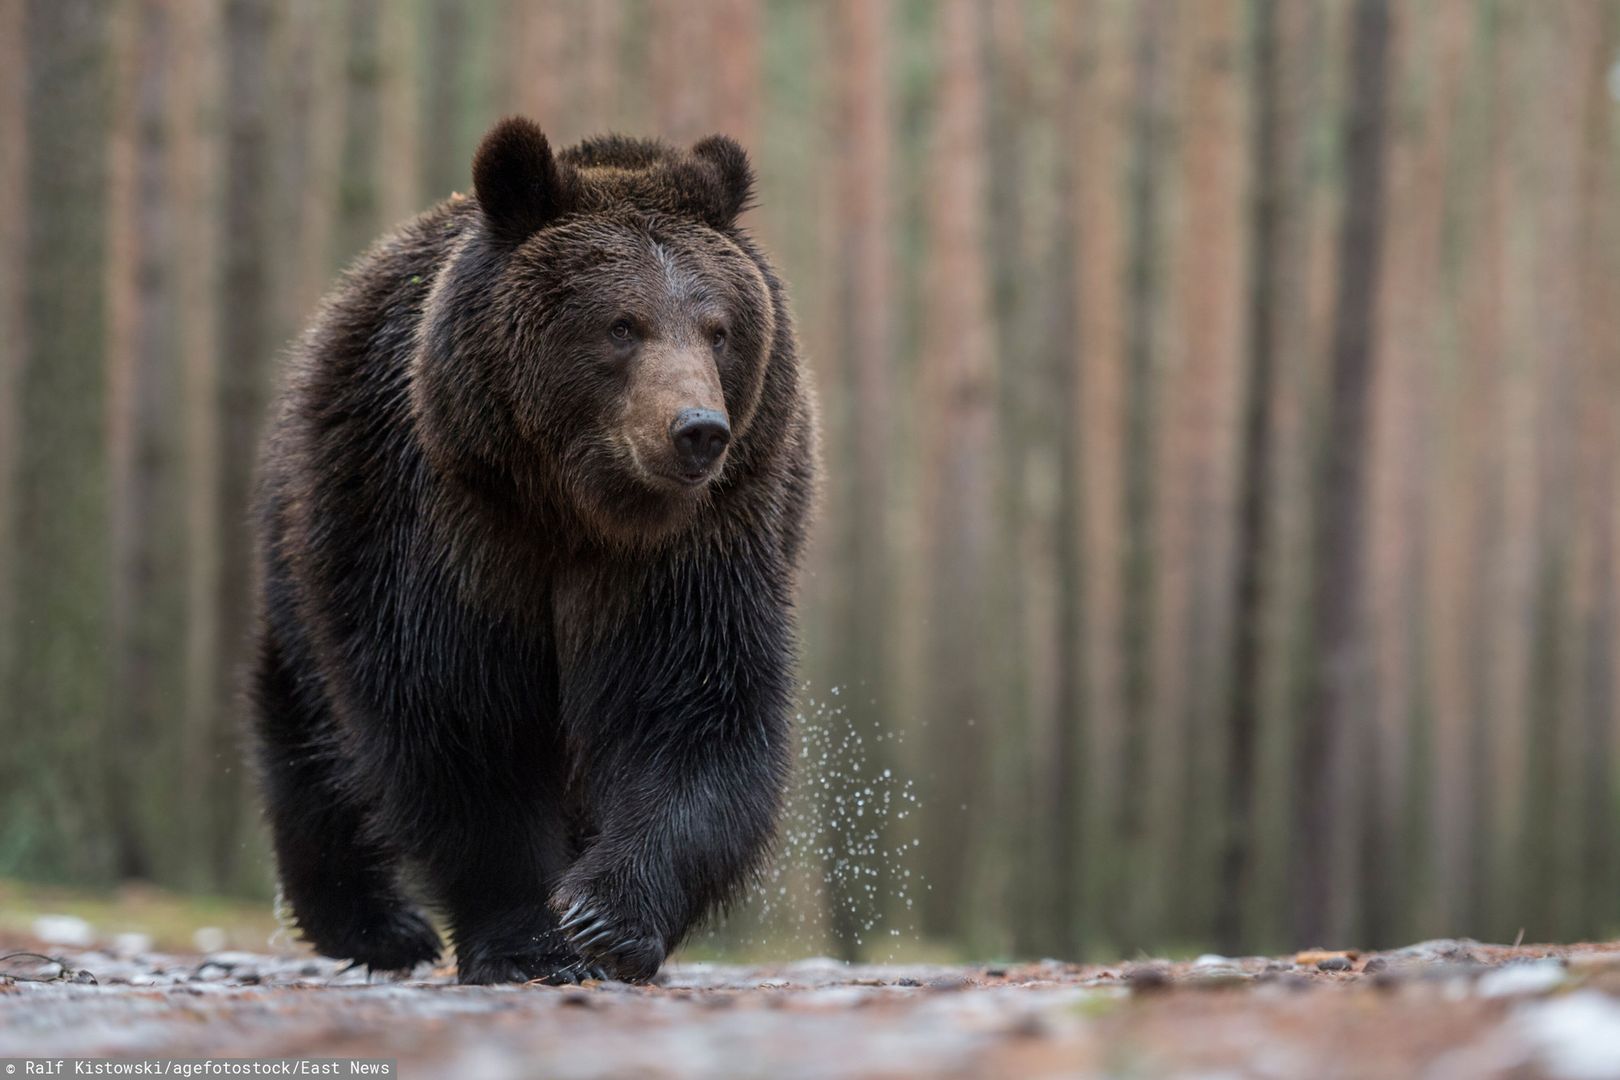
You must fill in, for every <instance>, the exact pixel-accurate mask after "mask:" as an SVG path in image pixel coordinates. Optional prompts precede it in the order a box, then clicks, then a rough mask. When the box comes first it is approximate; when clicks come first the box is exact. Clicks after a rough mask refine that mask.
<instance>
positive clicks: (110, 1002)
mask: <svg viewBox="0 0 1620 1080" xmlns="http://www.w3.org/2000/svg"><path fill="white" fill-rule="evenodd" d="M8 945H15V946H16V947H18V948H22V947H26V946H27V943H26V942H12V943H8ZM40 951H42V952H48V953H50V955H51V956H53V957H55V959H54V960H43V959H36V958H30V957H12V958H10V959H7V960H5V961H3V962H0V971H5V972H9V973H11V977H3V978H0V1057H7V1056H66V1055H73V1056H83V1055H115V1056H141V1057H151V1056H165V1057H209V1056H213V1057H222V1056H228V1057H266V1056H269V1057H347V1056H359V1057H384V1058H395V1059H398V1060H399V1062H400V1065H401V1068H400V1072H399V1075H401V1076H404V1077H432V1076H445V1077H458V1078H459V1077H480V1078H481V1077H506V1076H513V1077H517V1076H544V1077H558V1078H571V1077H580V1078H584V1077H619V1076H638V1077H716V1076H771V1077H889V1076H998V1077H999V1076H1032V1077H1048V1076H1050V1077H1057V1076H1064V1077H1150V1076H1152V1077H1157V1076H1168V1077H1189V1078H1191V1077H1199V1078H1204V1080H1210V1078H1215V1077H1221V1078H1225V1077H1250V1076H1252V1077H1275V1078H1295V1077H1379V1078H1384V1077H1399V1076H1421V1077H1431V1078H1437V1080H1445V1078H1452V1077H1455V1078H1458V1080H1462V1078H1469V1080H1473V1078H1481V1077H1514V1078H1520V1077H1555V1078H1562V1080H1586V1078H1601V1077H1620V942H1614V943H1609V944H1587V945H1570V946H1522V947H1505V946H1491V945H1481V944H1479V943H1477V942H1473V941H1467V940H1461V941H1453V940H1445V941H1431V942H1425V943H1423V944H1420V945H1414V946H1411V947H1410V948H1406V949H1399V950H1394V951H1391V952H1383V953H1370V954H1359V955H1358V954H1354V953H1310V954H1304V953H1302V954H1299V955H1298V956H1293V957H1281V958H1269V959H1268V958H1244V959H1228V958H1224V957H1213V956H1207V957H1202V958H1200V959H1199V960H1197V961H1192V962H1186V963H1177V964H1166V963H1159V962H1152V961H1142V962H1136V963H1129V964H1120V965H1069V964H1062V963H1056V962H1052V961H1047V962H1043V963H1039V964H1026V965H1016V966H1009V967H944V966H846V965H843V964H840V963H837V962H835V961H831V960H821V959H815V960H805V961H800V962H798V963H793V964H787V965H780V966H773V967H739V966H729V965H718V964H677V965H674V966H672V967H670V968H668V969H667V970H666V971H665V972H664V973H663V975H661V976H660V978H659V981H658V984H657V985H654V986H646V987H632V986H626V985H622V984H615V983H600V984H587V985H585V986H579V987H561V988H556V987H544V986H520V987H460V986H457V985H455V982H454V977H453V974H452V973H451V972H450V971H449V970H447V969H440V970H437V971H434V972H423V973H420V974H419V975H417V976H415V977H412V978H408V979H401V980H390V981H384V980H382V979H380V978H377V979H372V980H370V981H369V982H368V980H367V977H366V975H365V974H363V973H362V972H359V971H350V972H340V970H339V965H337V964H335V963H332V962H330V961H326V960H320V959H313V958H309V957H304V956H268V955H259V954H253V953H242V952H221V953H213V954H208V955H170V954H149V953H140V954H136V955H116V954H114V953H112V952H100V951H92V950H77V951H66V952H64V951H62V950H61V949H60V948H56V949H41V950H40Z"/></svg>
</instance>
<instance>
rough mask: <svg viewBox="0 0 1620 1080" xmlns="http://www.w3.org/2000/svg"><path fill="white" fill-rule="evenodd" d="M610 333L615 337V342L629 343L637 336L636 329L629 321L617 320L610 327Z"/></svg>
mask: <svg viewBox="0 0 1620 1080" xmlns="http://www.w3.org/2000/svg"><path fill="white" fill-rule="evenodd" d="M608 333H609V334H611V335H613V340H614V341H629V340H630V339H631V338H632V337H634V336H635V329H634V328H633V327H632V326H631V325H630V320H629V319H617V320H615V321H614V323H613V325H612V326H610V327H608Z"/></svg>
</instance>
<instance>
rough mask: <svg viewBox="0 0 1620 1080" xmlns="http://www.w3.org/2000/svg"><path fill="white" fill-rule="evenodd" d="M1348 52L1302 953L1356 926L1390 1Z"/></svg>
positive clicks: (1305, 808)
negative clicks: (1357, 797)
mask: <svg viewBox="0 0 1620 1080" xmlns="http://www.w3.org/2000/svg"><path fill="white" fill-rule="evenodd" d="M1350 50H1351V51H1350V75H1349V78H1350V103H1349V118H1348V129H1347V133H1346V143H1345V171H1346V177H1345V204H1344V215H1343V218H1342V219H1341V224H1340V234H1339V248H1338V287H1337V303H1336V309H1335V316H1334V335H1333V353H1332V370H1331V374H1330V385H1329V388H1328V394H1329V397H1328V404H1327V416H1326V422H1325V426H1324V431H1323V438H1322V449H1321V454H1322V464H1321V472H1320V476H1319V480H1318V484H1319V487H1318V500H1319V501H1318V504H1317V511H1316V521H1315V526H1314V533H1313V552H1314V558H1313V562H1312V567H1313V568H1312V590H1311V593H1312V603H1313V607H1312V642H1313V645H1314V649H1315V655H1314V658H1313V663H1314V665H1315V670H1314V676H1313V679H1312V686H1311V692H1310V695H1309V697H1308V700H1307V704H1306V709H1305V714H1304V716H1303V717H1301V725H1302V731H1301V739H1300V744H1299V759H1298V764H1297V768H1296V778H1297V782H1298V784H1299V791H1300V806H1299V812H1298V819H1299V822H1300V826H1301V827H1300V836H1299V841H1298V849H1297V851H1296V861H1295V866H1294V880H1295V885H1296V889H1297V892H1296V894H1295V925H1294V937H1295V940H1296V941H1297V942H1298V943H1299V944H1300V945H1311V944H1315V943H1317V942H1321V941H1342V940H1345V938H1346V935H1347V934H1348V933H1349V932H1350V931H1351V929H1352V928H1353V925H1354V904H1353V900H1352V898H1351V896H1350V894H1351V893H1352V892H1353V889H1351V888H1349V887H1347V886H1346V885H1345V883H1344V878H1345V875H1346V874H1348V873H1349V872H1350V868H1351V867H1352V866H1353V865H1355V864H1354V855H1355V853H1356V848H1355V845H1356V841H1357V837H1356V834H1355V832H1354V829H1353V824H1352V821H1353V817H1352V814H1353V810H1352V807H1351V804H1350V800H1349V799H1348V798H1347V795H1348V793H1349V790H1350V784H1351V782H1352V781H1353V779H1354V777H1355V775H1356V774H1357V772H1358V771H1359V770H1362V769H1364V768H1365V767H1366V763H1367V761H1366V754H1367V748H1368V745H1369V740H1368V737H1367V736H1368V733H1367V731H1366V730H1365V718H1364V717H1362V716H1358V715H1356V711H1355V710H1356V706H1357V704H1358V703H1359V702H1361V701H1363V700H1364V698H1363V697H1362V695H1361V693H1360V690H1361V686H1362V683H1363V680H1364V679H1365V677H1366V674H1367V672H1366V668H1365V665H1364V664H1363V663H1362V659H1363V658H1362V657H1361V655H1360V653H1359V648H1358V646H1359V644H1360V643H1359V642H1358V639H1357V634H1358V629H1359V627H1358V620H1359V618H1360V615H1361V612H1360V608H1359V600H1360V597H1361V591H1362V582H1363V580H1364V577H1365V573H1366V567H1365V550H1364V549H1365V544H1366V529H1365V516H1366V462H1367V456H1368V452H1369V440H1370V435H1371V430H1372V428H1371V416H1370V408H1369V406H1370V404H1371V400H1372V390H1373V372H1374V361H1375V359H1376V358H1375V356H1374V349H1373V346H1374V339H1373V327H1374V326H1375V319H1376V316H1377V306H1376V300H1377V294H1378V271H1379V259H1380V255H1381V237H1382V233H1381V230H1380V228H1379V223H1380V218H1381V215H1382V213H1383V179H1384V177H1383V171H1384V170H1383V162H1384V129H1385V121H1386V117H1385V110H1384V97H1385V91H1386V83H1387V76H1386V71H1385V69H1386V66H1387V60H1388V52H1389V10H1388V6H1387V2H1386V0H1357V3H1356V6H1355V10H1354V26H1353V29H1352V40H1351V46H1350Z"/></svg>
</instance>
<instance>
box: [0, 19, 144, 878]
mask: <svg viewBox="0 0 1620 1080" xmlns="http://www.w3.org/2000/svg"><path fill="white" fill-rule="evenodd" d="M108 14H109V11H108V6H107V5H106V4H104V3H97V2H95V0H32V2H30V3H29V4H28V5H27V7H26V14H25V16H24V20H25V29H24V37H25V40H26V42H27V46H26V52H27V64H26V70H27V106H26V107H27V133H26V139H25V141H26V145H27V147H28V163H27V182H28V213H27V215H26V223H25V225H24V230H25V236H24V242H23V252H24V259H25V262H24V265H25V266H26V267H27V274H26V284H25V289H26V292H25V297H24V305H25V307H24V310H25V312H26V318H27V323H26V325H25V327H24V331H23V337H24V339H25V340H26V341H27V343H28V353H27V354H26V356H25V358H24V360H23V366H22V371H21V373H20V376H19V377H18V379H17V383H18V388H17V399H16V400H17V402H18V403H19V405H20V412H21V420H20V425H19V426H20V431H19V435H18V439H17V448H18V450H17V462H16V468H17V473H16V476H17V482H16V496H15V509H16V515H17V518H16V523H17V528H16V533H15V538H14V544H15V548H14V552H15V562H14V563H12V564H11V565H10V566H8V567H7V568H6V569H7V571H8V572H9V573H11V574H12V575H13V577H12V582H13V586H12V587H13V597H14V600H15V605H16V611H18V612H19V613H21V612H27V613H28V616H27V618H26V620H24V619H22V618H19V624H20V625H19V626H18V627H17V629H18V631H19V632H18V634H17V639H16V646H15V649H16V656H15V666H14V667H13V672H14V677H15V681H14V684H13V686H12V687H11V688H10V689H11V693H10V695H9V697H8V700H7V704H6V709H7V713H8V714H9V715H11V716H14V717H17V718H19V721H20V723H19V730H17V731H16V732H15V734H14V737H13V738H14V741H13V744H12V745H11V747H10V748H9V749H8V754H7V756H8V757H9V756H12V755H15V758H16V760H18V761H26V762H29V763H30V765H31V770H30V778H29V781H28V782H27V783H26V784H24V785H22V786H20V787H19V788H15V789H11V790H9V791H8V792H7V793H6V796H5V798H6V807H5V812H4V815H3V816H4V818H5V820H6V821H7V823H8V824H10V825H11V826H12V827H13V828H14V829H15V830H17V831H16V833H15V834H14V835H17V836H19V837H30V838H32V844H31V846H29V847H27V848H25V849H24V850H23V851H22V852H21V853H19V854H18V855H16V856H15V858H16V864H17V865H19V866H22V867H26V868H27V869H28V870H29V871H30V872H33V873H40V874H48V875H63V874H72V875H74V876H77V877H79V878H81V879H86V878H87V879H91V880H94V879H96V878H105V877H106V876H107V875H108V874H109V872H110V871H111V870H112V869H113V867H112V866H111V865H110V860H109V858H108V848H107V837H108V835H109V831H110V830H109V826H110V822H109V820H108V816H109V814H111V813H113V812H114V811H113V810H112V808H110V807H109V806H107V803H106V794H107V793H106V792H105V791H104V787H103V784H102V782H101V781H102V776H103V770H102V768H101V765H100V763H101V761H102V760H104V758H105V756H106V755H107V754H110V753H114V752H116V748H117V746H118V744H117V742H116V740H115V739H113V738H111V737H110V736H111V735H112V733H111V732H110V731H109V730H108V728H107V703H108V699H107V649H106V644H107V641H106V622H105V620H106V610H107V607H106V605H107V599H108V589H109V577H108V568H109V566H110V560H109V558H108V546H107V539H106V537H107V525H108V522H107V503H108V500H107V471H106V459H105V453H104V448H105V445H106V444H105V438H104V434H103V426H102V425H103V421H104V417H105V401H106V393H105V391H106V385H105V380H104V379H103V372H102V352H103V348H104V346H105V343H106V335H105V328H106V308H105V296H104V290H103V283H102V282H101V280H100V279H99V277H98V275H97V274H96V273H94V272H87V271H88V270H89V268H94V267H99V266H101V265H102V259H103V258H104V257H105V252H106V228H105V224H106V193H107V159H106V147H107V135H108V125H109V114H110V106H111V102H112V95H111V89H112V88H111V86H110V84H109V78H110V68H109V64H108V51H109V41H110V36H109V35H110V31H111V24H112V20H111V19H109V18H108Z"/></svg>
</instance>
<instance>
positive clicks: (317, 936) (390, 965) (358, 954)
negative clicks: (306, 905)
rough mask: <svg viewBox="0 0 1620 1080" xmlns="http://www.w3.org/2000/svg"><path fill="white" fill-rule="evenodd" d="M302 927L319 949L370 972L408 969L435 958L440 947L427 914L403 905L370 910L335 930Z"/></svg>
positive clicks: (317, 925) (327, 954)
mask: <svg viewBox="0 0 1620 1080" xmlns="http://www.w3.org/2000/svg"><path fill="white" fill-rule="evenodd" d="M302 929H303V936H304V939H305V940H306V941H308V942H309V943H310V944H312V945H314V946H315V948H316V949H317V950H318V951H319V952H321V953H323V954H325V955H326V956H332V957H336V958H338V959H340V960H347V961H349V963H350V965H351V966H363V967H365V968H366V969H367V970H369V971H410V970H412V969H414V968H415V967H416V966H417V965H418V964H426V963H432V962H433V961H435V960H437V959H438V958H439V949H440V947H441V946H440V942H439V933H438V931H437V930H435V929H433V924H432V923H431V922H429V921H428V920H427V917H426V916H425V915H423V914H422V913H421V912H419V911H415V910H412V909H410V908H405V907H387V908H383V909H381V910H378V911H373V912H369V913H367V914H365V915H363V916H360V917H356V918H355V919H353V920H352V925H348V926H345V927H344V928H343V929H342V930H341V931H337V932H332V931H331V930H329V929H328V928H326V927H324V926H320V925H319V924H316V925H314V926H309V925H305V926H303V927H302ZM322 931H324V932H322Z"/></svg>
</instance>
